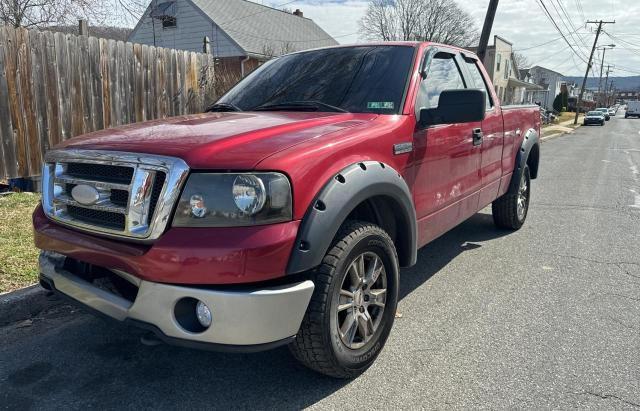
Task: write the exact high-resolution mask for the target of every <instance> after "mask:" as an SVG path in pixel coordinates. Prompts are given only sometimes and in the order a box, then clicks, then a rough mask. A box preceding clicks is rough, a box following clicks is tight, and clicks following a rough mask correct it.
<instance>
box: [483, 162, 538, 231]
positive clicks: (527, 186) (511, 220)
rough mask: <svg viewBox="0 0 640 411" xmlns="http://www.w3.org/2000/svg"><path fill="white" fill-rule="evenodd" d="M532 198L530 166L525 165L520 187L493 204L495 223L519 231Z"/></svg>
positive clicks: (512, 187)
mask: <svg viewBox="0 0 640 411" xmlns="http://www.w3.org/2000/svg"><path fill="white" fill-rule="evenodd" d="M530 197H531V177H530V174H529V166H528V165H525V166H524V170H522V174H521V175H520V181H519V182H518V185H514V186H511V188H510V189H509V191H508V192H507V193H506V194H504V195H503V196H502V197H500V198H498V199H497V200H495V201H494V202H493V203H492V204H491V214H493V222H494V223H495V224H496V225H497V226H498V227H500V228H508V229H512V230H517V229H519V228H520V227H522V225H523V224H524V221H525V220H526V218H527V213H528V211H529V199H530Z"/></svg>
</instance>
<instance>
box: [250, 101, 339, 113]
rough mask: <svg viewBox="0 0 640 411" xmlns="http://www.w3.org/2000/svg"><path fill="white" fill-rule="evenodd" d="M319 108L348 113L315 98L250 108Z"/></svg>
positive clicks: (256, 109)
mask: <svg viewBox="0 0 640 411" xmlns="http://www.w3.org/2000/svg"><path fill="white" fill-rule="evenodd" d="M321 109H327V110H329V111H336V112H339V113H348V111H347V110H345V109H343V108H340V107H336V106H332V105H331V104H327V103H323V102H322V101H317V100H308V101H283V102H282V103H273V104H263V105H261V106H258V107H254V108H252V109H251V111H321Z"/></svg>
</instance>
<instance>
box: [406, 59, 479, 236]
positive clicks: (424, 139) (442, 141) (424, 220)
mask: <svg viewBox="0 0 640 411" xmlns="http://www.w3.org/2000/svg"><path fill="white" fill-rule="evenodd" d="M426 53H427V54H428V53H434V54H433V56H432V57H431V58H427V59H426V61H427V62H428V67H426V77H425V78H424V79H423V80H422V81H421V83H420V88H419V91H418V93H417V97H416V104H415V109H416V118H419V114H420V110H421V109H423V108H435V107H437V106H438V100H439V97H440V93H441V92H442V91H443V90H451V89H464V88H473V86H471V85H469V86H467V81H466V80H465V78H464V76H463V74H462V73H463V71H462V70H461V65H462V64H463V60H462V57H461V56H460V55H459V52H457V51H455V50H450V49H443V48H438V49H437V51H435V52H434V51H433V49H430V50H427V52H426ZM480 128H481V122H473V123H459V124H441V125H436V126H430V127H427V128H425V129H416V131H415V132H414V135H413V144H414V154H415V159H414V166H415V183H414V198H415V204H416V214H417V217H418V231H419V242H420V245H424V244H426V243H427V242H429V241H431V240H433V239H434V238H436V237H438V236H440V235H441V234H443V233H444V232H446V231H448V230H449V229H451V228H453V227H454V226H456V225H457V224H459V223H460V222H461V221H463V220H465V219H466V218H468V217H470V216H471V215H473V214H474V213H475V212H476V211H477V207H478V199H479V190H480V186H481V183H482V179H481V176H480V161H481V151H480V150H481V142H482V140H480V141H479V142H478V139H477V138H476V139H474V132H476V133H477V132H478V131H480Z"/></svg>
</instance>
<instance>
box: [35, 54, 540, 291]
mask: <svg viewBox="0 0 640 411" xmlns="http://www.w3.org/2000/svg"><path fill="white" fill-rule="evenodd" d="M385 44H389V43H385ZM397 44H399V45H405V46H406V45H410V46H411V47H416V48H417V49H418V53H416V55H417V56H421V55H422V54H423V53H424V51H425V50H426V49H427V48H428V47H431V46H433V44H430V43H397ZM447 47H448V46H447ZM448 48H449V49H453V50H458V49H454V48H451V47H448ZM420 64H421V59H420V58H416V59H415V61H414V67H413V72H412V74H411V76H410V78H409V84H408V87H407V93H406V96H407V97H406V99H405V105H404V107H403V109H402V114H399V115H377V114H353V113H324V112H312V113H306V112H305V113H300V112H239V113H235V112H232V113H210V114H199V115H192V116H183V117H176V118H172V119H167V120H158V121H152V122H147V123H141V124H135V125H130V126H125V127H120V128H116V129H110V130H103V131H100V132H96V133H92V134H89V135H86V136H84V137H80V138H76V139H72V140H69V141H67V142H65V143H64V144H63V145H62V146H60V148H83V149H94V150H95V149H97V150H113V151H127V152H139V153H149V154H160V155H167V156H174V157H179V158H181V159H183V160H184V161H185V162H186V163H187V164H188V165H189V167H190V168H191V169H192V170H233V171H239V170H270V171H279V172H283V173H285V174H286V175H287V176H288V177H289V178H290V180H291V187H292V189H293V201H294V203H293V204H294V221H292V222H290V223H284V224H276V225H272V226H262V227H241V228H211V229H201V228H193V229H184V228H181V229H178V228H169V229H168V230H167V232H166V233H165V234H164V235H163V236H162V237H161V238H160V240H158V241H156V242H155V243H154V244H152V245H147V246H140V245H129V244H126V243H122V242H120V241H117V240H110V239H105V238H99V237H94V236H91V235H88V234H80V233H78V232H77V231H74V230H71V229H68V228H64V227H61V226H59V225H57V224H55V223H53V222H50V221H49V220H48V219H47V218H46V217H45V216H44V215H43V213H42V211H41V209H40V208H39V209H37V210H36V211H35V213H34V227H35V231H36V245H37V246H38V247H40V248H42V249H45V250H51V251H56V252H59V253H62V254H64V255H68V256H71V257H73V258H76V259H79V260H82V261H86V262H89V263H92V264H96V265H101V266H108V267H113V268H121V269H122V270H125V271H128V272H131V273H133V274H135V275H138V276H140V277H142V278H145V279H148V280H150V281H156V282H169V283H174V284H179V283H182V284H232V283H249V282H257V281H263V280H269V279H272V278H277V277H281V276H283V275H285V266H286V263H287V259H288V256H289V253H290V252H291V249H292V247H293V245H294V242H295V238H296V231H297V227H298V225H299V223H300V220H302V219H303V217H304V215H305V213H306V212H307V210H308V208H309V206H310V205H311V204H312V202H313V200H314V198H315V197H316V195H317V194H318V192H319V191H320V190H321V188H322V187H323V186H324V185H325V184H326V182H327V181H329V180H330V179H331V178H333V176H334V175H335V174H336V173H337V172H339V171H340V170H342V169H343V168H345V167H346V166H348V165H351V164H354V163H357V162H361V161H366V160H373V161H378V162H382V163H385V164H387V165H389V166H391V167H393V168H394V169H396V170H398V171H399V172H400V173H401V175H402V177H403V178H404V179H405V181H406V182H407V184H408V186H409V187H410V189H411V190H412V193H413V200H414V205H415V210H416V215H417V218H418V246H419V247H421V246H423V245H425V244H426V243H428V242H429V241H431V240H433V239H434V238H436V237H438V236H440V235H441V234H443V233H444V232H446V231H448V230H450V229H451V228H453V227H454V226H456V225H457V224H459V223H460V222H462V221H464V220H465V219H466V218H468V217H470V216H471V215H472V214H474V213H476V212H477V211H478V210H480V209H481V208H483V207H484V206H486V205H488V204H490V203H491V201H493V200H494V199H495V198H496V197H498V196H499V195H500V194H503V193H505V192H506V190H507V188H508V184H509V182H510V180H511V174H512V172H513V170H514V163H515V156H516V154H517V150H518V149H519V148H520V146H521V144H522V141H523V139H524V133H525V131H526V130H528V129H535V130H536V131H539V128H540V119H539V111H538V109H537V108H533V107H532V108H510V109H505V110H503V109H502V108H501V107H500V104H499V101H498V97H497V96H496V95H495V92H494V90H493V86H492V85H491V81H490V80H489V77H488V75H487V73H486V71H485V70H484V68H481V71H482V75H483V76H484V78H485V81H486V82H487V84H488V90H489V92H490V93H491V97H492V100H493V101H494V102H495V107H494V108H493V111H488V112H487V117H486V118H485V120H484V121H483V122H478V123H468V124H449V125H440V126H435V127H430V128H428V129H422V130H417V129H416V122H417V119H416V115H415V113H414V112H415V107H414V103H415V98H416V95H417V90H418V87H419V81H420V73H419V67H420ZM481 126H482V128H483V129H485V141H487V144H484V143H483V145H482V146H481V147H473V146H472V145H471V133H470V130H471V129H473V128H475V127H481ZM406 142H411V143H413V146H414V149H413V151H412V152H411V153H407V154H401V155H394V153H393V146H394V144H399V143H406Z"/></svg>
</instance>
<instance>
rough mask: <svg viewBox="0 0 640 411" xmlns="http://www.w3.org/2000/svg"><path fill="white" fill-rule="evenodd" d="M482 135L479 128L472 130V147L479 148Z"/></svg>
mask: <svg viewBox="0 0 640 411" xmlns="http://www.w3.org/2000/svg"><path fill="white" fill-rule="evenodd" d="M483 136H484V135H483V134H482V129H481V128H474V129H473V145H474V146H479V145H480V144H482V137H483Z"/></svg>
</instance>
